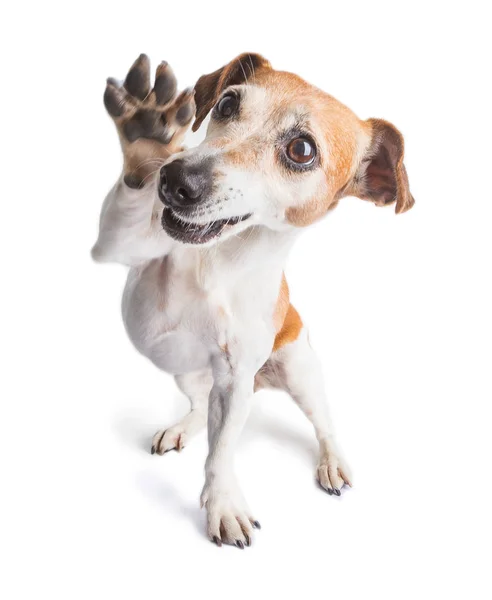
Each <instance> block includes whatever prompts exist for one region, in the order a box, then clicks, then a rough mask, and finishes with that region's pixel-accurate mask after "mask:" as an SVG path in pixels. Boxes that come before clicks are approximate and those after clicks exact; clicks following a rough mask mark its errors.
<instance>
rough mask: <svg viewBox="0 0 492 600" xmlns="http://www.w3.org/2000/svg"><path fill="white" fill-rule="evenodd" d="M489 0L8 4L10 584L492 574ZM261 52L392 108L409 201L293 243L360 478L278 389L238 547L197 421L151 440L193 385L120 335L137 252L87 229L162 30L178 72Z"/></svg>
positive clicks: (6, 549)
mask: <svg viewBox="0 0 492 600" xmlns="http://www.w3.org/2000/svg"><path fill="white" fill-rule="evenodd" d="M485 6H486V3H485V2H472V1H469V2H466V3H455V2H442V3H440V2H430V1H429V2H425V3H421V4H419V3H418V2H405V3H403V2H394V1H393V2H388V3H382V2H357V3H355V2H345V3H341V2H336V3H331V2H319V3H315V2H303V3H299V2H296V3H289V2H284V3H278V4H276V3H272V2H267V1H266V0H264V1H263V2H252V1H251V2H241V3H239V2H213V1H209V2H202V3H199V2H195V3H192V2H174V3H171V2H165V1H161V2H154V3H148V2H143V1H140V2H131V3H126V2H103V1H100V2H97V3H90V2H84V3H79V4H76V5H75V4H73V3H71V2H59V3H54V2H36V3H35V2H25V3H16V4H15V5H14V4H13V3H12V4H11V6H10V7H4V8H3V15H2V26H3V27H2V29H3V32H2V38H1V44H2V52H1V61H2V69H1V72H0V85H1V88H2V89H1V98H2V118H1V119H2V123H1V133H0V140H1V153H2V160H1V164H2V180H1V210H2V213H1V235H0V243H1V257H2V259H1V260H2V278H1V282H2V293H1V303H2V307H1V312H0V318H1V323H0V325H1V336H0V339H1V341H0V343H1V351H2V361H1V370H2V375H1V385H2V391H1V415H0V444H1V449H0V451H1V455H0V456H1V481H0V485H1V487H2V492H1V496H0V502H1V505H2V508H1V511H0V521H1V522H0V548H1V552H2V555H3V556H2V558H1V561H0V565H1V571H2V575H1V577H0V588H2V589H0V591H1V596H2V598H5V599H6V600H7V599H8V600H10V599H18V598H22V599H23V598H39V597H41V596H43V595H46V596H47V597H50V598H53V599H59V598H60V599H62V598H63V599H70V600H72V599H74V600H76V599H79V598H81V599H82V598H83V599H87V598H96V599H99V598H110V599H113V598H118V599H127V598H128V599H136V598H139V599H140V598H151V597H152V598H157V597H159V598H181V599H183V598H184V599H188V598H195V597H203V596H204V595H205V596H206V597H212V598H236V599H241V598H252V597H256V598H258V597H260V598H263V597H265V598H267V597H268V598H270V597H273V598H277V597H283V598H291V597H292V598H293V597H322V598H324V597H333V598H337V599H338V600H343V599H345V598H348V599H357V600H358V599H360V598H367V597H369V598H373V597H374V598H378V599H392V600H393V599H396V598H397V599H399V600H400V599H406V598H412V599H414V598H424V599H427V598H429V599H430V598H479V599H482V598H484V599H485V598H490V597H491V593H492V590H491V582H490V565H491V562H492V561H491V544H490V539H491V534H492V527H491V501H492V494H491V478H490V472H491V468H490V461H491V458H492V452H491V450H492V449H491V434H490V428H491V417H492V409H491V400H492V393H491V364H492V360H491V359H492V356H491V355H492V349H491V339H492V338H491V334H492V324H491V306H492V294H491V285H490V280H491V258H492V244H491V220H492V193H491V183H490V178H491V134H492V131H491V123H490V109H491V106H492V102H491V100H492V99H491V95H490V89H488V88H487V84H490V56H491V45H490V41H489V40H490V27H489V25H490V20H489V19H488V18H487V17H486V14H485ZM243 51H256V52H260V53H263V54H264V55H265V56H266V57H267V58H268V59H270V61H271V62H272V64H273V65H274V67H276V68H280V69H285V70H291V71H293V72H296V73H298V74H300V75H301V76H303V77H304V78H305V79H307V80H308V81H310V82H312V83H314V84H316V85H318V86H320V87H322V88H323V89H325V90H326V91H328V92H329V93H331V94H333V95H334V96H336V97H337V98H338V99H340V100H341V101H343V102H344V103H346V104H347V105H349V106H350V107H351V108H352V109H353V110H354V111H355V112H356V113H357V114H358V115H359V116H360V117H363V118H368V117H381V118H385V119H387V120H389V121H391V122H393V123H394V124H395V125H396V126H397V127H399V128H400V129H401V131H402V132H403V134H404V136H405V140H406V161H405V162H406V166H407V169H408V173H409V178H410V184H411V189H412V192H413V194H414V196H415V198H416V205H415V207H414V209H412V211H410V212H409V213H406V214H404V215H401V216H395V214H394V211H393V208H387V209H381V208H376V207H374V206H373V205H372V204H370V203H365V202H362V201H360V200H356V199H346V200H345V201H343V202H342V203H341V205H340V206H339V207H338V208H337V210H336V211H335V212H334V214H332V215H331V216H330V217H329V218H327V219H326V220H324V221H322V222H321V223H319V224H318V225H316V226H315V227H313V228H312V229H311V230H309V231H307V232H306V233H304V235H303V237H301V239H300V240H299V243H298V244H297V246H296V247H295V249H294V251H293V253H292V256H291V259H290V262H289V265H288V270H287V273H288V279H289V282H290V286H291V290H292V295H293V300H294V303H295V305H296V306H297V307H298V309H299V311H300V312H301V314H302V315H303V318H304V321H305V322H306V323H308V325H309V326H310V331H311V338H312V342H313V345H314V346H315V347H316V348H317V350H318V351H319V353H320V355H321V357H322V360H323V364H324V367H325V372H326V387H327V392H328V395H329V398H330V403H331V408H332V413H333V417H334V421H335V425H336V428H337V432H338V437H339V440H340V444H341V446H342V448H343V449H344V452H345V454H346V456H347V458H348V461H349V463H350V464H351V466H352V469H353V472H354V484H355V485H354V488H353V489H352V490H349V491H348V492H346V493H344V494H343V496H342V498H339V499H337V498H333V497H329V496H328V495H326V494H324V493H322V492H321V491H320V490H319V489H318V488H317V487H316V485H315V483H314V478H313V473H314V465H315V450H316V445H315V442H314V436H313V434H312V432H311V429H310V427H309V425H308V423H307V422H306V421H305V419H304V417H303V416H302V415H301V413H300V412H299V411H298V409H297V408H296V407H295V406H294V405H293V403H292V402H291V401H290V399H289V398H287V397H286V396H283V395H282V394H276V393H274V392H262V393H260V394H258V395H257V396H256V398H255V402H254V409H253V412H252V414H251V418H250V419H249V421H248V424H247V427H246V430H245V431H244V434H243V436H242V438H241V443H240V448H239V452H238V455H237V471H238V474H239V478H240V481H241V482H242V485H243V489H244V491H245V494H246V496H247V498H248V501H249V503H250V505H251V506H252V507H253V509H254V511H255V514H256V515H257V517H258V519H259V520H260V521H261V523H262V526H263V528H262V531H261V532H259V533H258V534H257V535H256V536H255V539H254V544H253V547H252V548H249V549H245V550H244V551H240V550H238V549H235V548H226V547H223V548H222V549H219V548H217V547H215V546H214V545H213V544H211V543H209V542H208V541H207V539H206V538H205V536H204V521H205V515H204V512H203V511H200V509H199V507H198V498H199V493H200V490H201V486H202V483H203V462H204V459H205V455H206V439H205V435H204V434H203V435H202V436H201V437H199V438H198V439H196V440H195V441H194V442H193V443H192V444H191V445H190V446H189V447H187V448H186V449H185V450H184V451H183V452H182V453H181V454H178V453H169V454H167V455H165V456H164V457H157V456H151V455H150V453H149V448H150V439H151V436H152V434H153V433H154V432H155V430H156V429H158V428H160V427H162V426H165V425H169V424H172V423H174V421H175V420H176V419H177V418H179V417H180V416H181V415H183V414H185V412H186V411H187V402H186V400H185V399H184V398H183V397H181V396H180V394H179V393H178V392H177V390H176V388H175V386H174V382H173V381H172V378H170V377H169V376H167V375H165V374H163V373H160V372H158V371H157V369H155V368H154V367H153V366H152V365H151V364H150V363H149V362H147V361H146V360H145V359H144V358H143V357H141V356H140V355H138V354H137V353H136V351H135V350H134V349H133V348H132V346H131V344H130V342H129V341H128V340H127V338H126V335H125V333H124V330H123V325H122V322H121V318H120V308H119V303H120V295H121V291H122V288H123V285H124V280H125V269H124V268H123V267H120V266H99V265H95V264H93V263H92V262H91V260H90V255H89V250H90V248H91V246H92V244H93V242H94V240H95V238H96V232H97V222H98V215H99V209H100V205H101V202H102V200H103V197H104V195H105V193H106V191H107V190H108V189H109V187H110V186H111V185H112V183H113V181H114V180H115V179H116V177H117V176H118V173H119V170H120V166H121V156H120V152H119V147H118V142H117V138H116V135H115V132H114V131H113V125H112V123H111V121H110V119H109V118H108V117H107V115H106V114H105V111H104V108H103V103H102V94H103V90H104V82H105V78H106V77H107V76H109V75H112V76H116V77H119V78H123V77H124V75H125V72H126V70H127V69H128V67H129V66H130V64H131V63H132V61H133V60H134V58H135V57H136V56H137V55H138V54H139V53H140V52H146V53H148V54H149V55H150V57H151V59H152V60H153V64H154V65H157V63H158V62H159V61H160V60H162V59H166V60H168V61H169V62H170V63H171V64H172V65H173V67H174V69H175V71H176V72H177V74H178V76H179V81H180V84H181V85H182V86H183V87H184V86H186V85H193V84H194V82H195V81H196V79H197V78H198V77H199V76H200V75H201V74H203V73H207V72H210V71H212V70H215V69H216V68H218V67H219V66H221V65H223V64H224V63H226V62H228V61H229V60H230V59H232V58H233V57H234V56H235V55H237V54H239V53H240V52H243ZM195 139H196V138H195ZM189 143H191V144H193V143H194V142H193V138H192V139H190V140H189ZM3 588H4V589H3Z"/></svg>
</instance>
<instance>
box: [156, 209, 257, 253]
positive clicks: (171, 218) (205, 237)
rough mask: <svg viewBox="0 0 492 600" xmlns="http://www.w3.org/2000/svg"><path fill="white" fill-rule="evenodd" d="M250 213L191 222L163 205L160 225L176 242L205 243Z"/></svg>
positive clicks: (247, 216) (247, 217) (249, 215)
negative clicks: (206, 221)
mask: <svg viewBox="0 0 492 600" xmlns="http://www.w3.org/2000/svg"><path fill="white" fill-rule="evenodd" d="M249 217H251V213H248V214H246V215H242V216H240V217H230V218H229V219H219V220H216V221H210V223H205V224H202V223H192V222H189V221H184V220H183V219H181V218H180V217H179V215H177V214H176V213H175V212H174V211H173V210H172V209H171V208H169V207H167V206H166V207H165V208H164V211H163V213H162V227H163V228H164V230H165V231H166V233H167V234H168V235H169V236H171V237H172V238H173V239H175V240H177V241H178V242H183V243H187V244H205V243H206V242H210V241H211V240H213V239H215V238H218V237H219V236H220V235H221V234H222V233H223V232H224V231H225V230H226V229H229V228H231V227H233V226H234V225H237V224H238V223H241V222H242V221H246V219H249Z"/></svg>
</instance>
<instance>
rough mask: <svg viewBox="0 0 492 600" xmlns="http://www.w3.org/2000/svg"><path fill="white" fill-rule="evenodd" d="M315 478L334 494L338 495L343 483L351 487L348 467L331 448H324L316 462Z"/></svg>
mask: <svg viewBox="0 0 492 600" xmlns="http://www.w3.org/2000/svg"><path fill="white" fill-rule="evenodd" d="M316 478H317V480H318V483H319V484H320V486H321V487H322V488H323V489H324V490H325V491H326V492H328V494H330V496H331V495H334V496H340V495H341V490H342V488H343V486H344V485H348V486H349V487H352V483H351V481H350V479H349V474H348V469H347V467H346V466H345V465H342V462H341V460H340V459H339V457H338V456H337V454H336V452H334V451H333V450H328V449H324V450H322V452H321V456H320V459H319V462H318V468H317V470H316Z"/></svg>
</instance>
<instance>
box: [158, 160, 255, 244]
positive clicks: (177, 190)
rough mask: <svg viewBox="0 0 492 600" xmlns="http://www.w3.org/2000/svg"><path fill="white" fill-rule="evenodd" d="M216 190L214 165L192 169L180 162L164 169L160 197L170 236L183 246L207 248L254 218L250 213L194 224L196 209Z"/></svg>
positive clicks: (207, 162) (193, 166)
mask: <svg viewBox="0 0 492 600" xmlns="http://www.w3.org/2000/svg"><path fill="white" fill-rule="evenodd" d="M213 189H214V185H213V168H212V162H211V161H208V160H206V161H202V163H201V164H199V165H188V164H186V161H185V160H184V159H177V160H174V161H172V162H170V163H168V164H167V165H164V166H163V167H162V169H161V172H160V178H159V183H158V194H159V198H160V200H161V202H162V203H163V204H164V211H163V213H162V227H163V228H164V230H165V231H166V232H167V233H168V235H170V236H171V237H172V238H174V239H175V240H177V241H180V242H183V243H188V244H204V243H206V242H209V241H211V240H213V239H214V238H218V237H219V236H220V235H221V234H222V232H223V231H224V230H225V229H226V228H230V227H232V226H234V225H236V224H237V223H240V222H241V221H244V220H246V219H247V218H249V217H250V216H251V214H250V213H248V214H246V215H241V216H238V217H231V218H229V219H218V220H213V221H210V222H209V223H196V222H193V217H194V215H196V209H197V208H198V207H199V205H200V204H202V203H203V202H205V201H206V200H208V199H209V198H210V195H211V194H212V192H213ZM195 218H196V217H195Z"/></svg>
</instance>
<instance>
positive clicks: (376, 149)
mask: <svg viewBox="0 0 492 600" xmlns="http://www.w3.org/2000/svg"><path fill="white" fill-rule="evenodd" d="M104 102H105V106H106V109H107V111H108V112H109V114H110V116H111V117H112V119H113V120H114V122H115V124H116V129H117V131H118V135H119V138H120V142H121V146H122V149H123V156H124V168H123V173H122V175H121V177H120V178H119V179H118V181H117V182H116V184H115V186H114V187H113V189H112V190H111V191H110V192H109V194H108V196H107V197H106V200H105V201H104V204H103V207H102V211H101V217H100V230H99V237H98V240H97V242H96V244H95V246H94V248H93V250H92V256H93V257H94V259H95V260H97V261H101V262H108V261H114V262H119V263H123V264H125V265H129V267H130V271H129V274H128V280H127V283H126V288H125V291H124V294H123V302H122V310H123V319H124V323H125V327H126V330H127V332H128V335H129V337H130V339H131V341H132V342H133V344H134V345H135V347H136V348H137V350H139V352H141V353H142V354H144V355H145V356H146V357H148V358H149V359H150V360H151V361H152V362H153V363H154V364H155V365H157V366H158V367H159V368H160V369H162V370H164V371H167V372H168V373H172V374H173V375H174V377H175V380H176V383H177V385H178V387H179V388H180V389H181V390H182V391H183V392H184V394H186V396H187V397H188V398H189V400H190V403H191V411H190V413H189V414H188V415H187V416H186V417H185V418H184V419H183V420H182V421H180V422H179V423H178V424H176V425H174V426H173V427H169V428H167V429H163V430H161V431H158V432H157V433H156V434H155V437H154V439H153V443H152V453H157V454H164V453H165V452H168V451H169V450H172V449H176V450H181V449H182V448H183V447H184V446H185V445H186V444H187V443H188V441H189V440H190V439H191V438H192V437H193V436H194V435H195V434H196V433H197V432H199V431H200V430H201V429H203V428H204V427H205V426H206V425H207V422H208V439H209V453H208V457H207V460H206V464H205V474H206V477H205V485H204V487H203V491H202V494H201V503H202V506H205V507H206V510H207V529H208V536H209V537H210V539H211V540H212V541H214V542H215V543H216V544H217V545H219V546H220V545H222V543H228V544H233V545H236V546H237V547H239V548H244V546H249V545H250V544H251V538H252V532H253V529H254V528H259V527H260V524H259V523H258V521H257V520H256V518H255V516H254V515H253V513H252V512H251V511H250V509H249V508H248V505H247V503H246V501H245V499H244V497H243V494H242V491H241V489H240V486H239V484H238V482H237V479H236V476H235V474H234V468H233V454H234V449H235V447H236V445H237V442H238V438H239V435H240V433H241V430H242V428H243V426H244V424H245V421H246V419H247V417H248V413H249V410H250V405H251V399H252V396H253V393H254V392H255V391H256V390H259V389H261V388H265V387H275V388H280V389H282V390H285V391H286V392H288V393H289V394H290V395H291V396H292V398H293V399H294V401H295V402H296V403H297V404H298V405H299V407H300V408H301V410H302V411H303V412H304V414H305V415H306V417H307V418H308V419H309V420H310V422H311V423H312V424H313V426H314V430H315V432H316V437H317V439H318V442H319V461H318V466H317V471H316V476H317V480H318V482H319V484H320V485H321V487H322V488H324V489H325V490H326V491H327V492H328V494H335V495H337V496H340V490H341V489H342V487H343V486H344V485H348V486H350V485H351V484H350V478H349V472H348V469H347V466H346V465H345V463H344V462H343V459H342V458H341V455H340V453H339V450H338V449H337V445H336V442H335V438H334V433H333V429H332V426H331V423H330V419H329V415H328V409H327V405H326V399H325V392H324V386H323V378H322V373H321V368H320V365H319V363H318V361H317V359H316V356H315V354H314V352H313V350H312V348H311V346H310V344H309V340H308V334H307V331H306V328H305V327H304V326H303V323H302V320H301V318H300V316H299V314H298V312H297V311H296V309H295V308H294V307H293V306H292V304H291V303H290V301H289V288H288V286H287V282H286V279H285V276H284V265H285V262H286V259H287V255H288V253H289V251H290V249H291V247H292V245H293V243H294V241H295V240H296V238H297V236H298V235H299V233H300V232H301V231H302V230H303V229H304V228H305V227H307V226H309V225H310V224H311V223H314V222H315V221H317V220H318V219H320V218H321V217H323V215H325V214H326V213H327V212H328V211H331V210H333V209H334V208H335V206H336V205H337V204H338V202H339V200H340V199H341V198H343V197H345V196H357V197H359V198H361V199H364V200H371V201H372V202H374V203H375V204H376V205H378V206H385V205H387V204H391V203H393V202H395V203H396V212H397V213H402V212H405V211H406V210H408V209H409V208H411V207H412V206H413V204H414V199H413V197H412V195H411V193H410V190H409V185H408V178H407V174H406V171H405V166H404V164H403V138H402V135H401V134H400V132H399V131H398V130H397V129H396V128H395V127H394V126H393V125H391V124H390V123H388V122H386V121H382V120H379V119H369V120H367V121H361V120H359V119H358V118H357V117H356V116H355V115H354V113H353V112H351V111H350V110H349V109H348V108H347V107H346V106H344V105H343V104H341V103H340V102H338V101H337V100H335V98H333V97H332V96H329V95H328V94H326V93H324V92H322V91H321V90H319V89H318V88H316V87H314V86H312V85H310V84H308V83H306V82H305V81H304V80H302V79H301V78H300V77H298V76H297V75H294V74H292V73H286V72H283V71H276V70H274V69H273V68H272V67H271V65H270V63H269V62H268V61H267V60H266V59H265V58H263V57H262V56H260V55H258V54H249V53H246V54H241V55H240V56H238V57H237V58H235V59H234V60H232V61H231V62H230V63H229V64H227V65H226V66H224V67H222V68H221V69H218V70H217V71H215V72H213V73H210V74H208V75H203V76H202V77H200V79H199V80H198V82H197V84H196V86H195V88H194V90H190V89H187V90H185V91H183V92H181V93H180V94H177V85H176V78H175V76H174V74H173V72H172V70H171V68H170V66H169V65H168V64H167V63H166V62H163V63H161V64H160V65H159V66H158V67H157V71H156V76H155V82H154V87H153V89H151V84H150V68H149V59H148V58H147V56H145V55H144V54H142V55H141V56H140V57H139V58H138V59H137V60H136V62H135V63H134V64H133V66H132V67H131V69H130V71H129V73H128V75H127V77H126V79H125V82H124V83H123V85H120V84H119V83H118V82H117V81H116V80H114V79H108V83H107V87H106V92H105V95H104ZM210 112H211V119H210V124H209V126H208V130H207V135H206V138H205V140H204V141H203V142H202V143H201V144H200V145H199V146H198V147H196V148H193V149H191V150H186V149H184V148H183V147H182V141H183V137H184V134H185V132H186V129H187V127H188V125H189V124H190V122H191V120H192V118H193V116H195V121H194V123H193V127H192V129H193V131H196V130H197V129H198V128H199V127H200V125H201V123H202V121H203V120H204V119H205V117H206V116H207V115H208V113H210Z"/></svg>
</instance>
